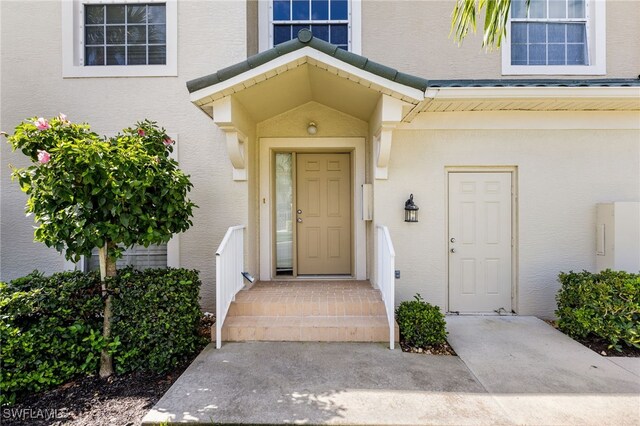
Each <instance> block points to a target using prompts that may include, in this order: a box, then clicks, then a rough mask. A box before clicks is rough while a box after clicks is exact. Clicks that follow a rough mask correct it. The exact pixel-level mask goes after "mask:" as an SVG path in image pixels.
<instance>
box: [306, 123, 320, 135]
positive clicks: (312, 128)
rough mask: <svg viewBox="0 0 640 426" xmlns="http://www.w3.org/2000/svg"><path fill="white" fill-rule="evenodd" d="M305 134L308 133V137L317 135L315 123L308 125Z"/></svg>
mask: <svg viewBox="0 0 640 426" xmlns="http://www.w3.org/2000/svg"><path fill="white" fill-rule="evenodd" d="M307 133H309V134H310V135H315V134H316V133H318V126H317V125H316V123H314V122H313V121H312V122H310V123H309V126H307Z"/></svg>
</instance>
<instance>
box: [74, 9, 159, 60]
mask: <svg viewBox="0 0 640 426" xmlns="http://www.w3.org/2000/svg"><path fill="white" fill-rule="evenodd" d="M84 12H85V13H84V36H85V37H84V65H85V66H94V65H166V63H167V15H166V13H167V11H166V5H165V4H128V5H127V4H108V5H104V4H103V5H98V4H93V5H92V4H86V5H85V6H84Z"/></svg>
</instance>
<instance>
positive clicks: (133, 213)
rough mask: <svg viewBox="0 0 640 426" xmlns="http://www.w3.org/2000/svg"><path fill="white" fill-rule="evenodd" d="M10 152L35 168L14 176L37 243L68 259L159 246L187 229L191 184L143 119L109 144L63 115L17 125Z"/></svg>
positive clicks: (161, 136) (158, 131) (158, 132)
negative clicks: (25, 197)
mask: <svg viewBox="0 0 640 426" xmlns="http://www.w3.org/2000/svg"><path fill="white" fill-rule="evenodd" d="M9 143H10V144H11V145H12V146H13V149H14V150H16V149H20V150H22V152H23V153H24V154H25V155H27V156H29V157H30V158H31V160H32V162H33V163H34V164H33V165H31V166H29V167H26V168H23V169H14V171H13V178H14V179H17V180H18V182H19V184H20V187H21V188H22V190H23V191H24V192H25V193H27V195H28V196H29V198H28V201H27V208H26V211H27V213H28V214H34V215H35V221H36V222H37V227H36V230H35V240H36V241H40V242H43V243H44V244H46V245H47V246H48V247H55V248H56V250H58V251H60V252H62V251H65V254H66V257H67V258H68V259H74V260H78V258H79V256H80V255H89V254H90V253H91V250H92V249H93V248H94V247H103V246H104V245H105V244H106V243H114V244H111V245H110V252H109V257H110V258H118V257H119V256H120V255H121V252H122V249H121V247H122V246H125V247H128V246H131V245H133V244H142V245H144V246H148V245H150V244H159V243H165V242H167V241H169V239H170V238H171V236H172V234H174V233H178V232H182V231H185V230H187V229H188V228H189V227H190V226H191V225H192V222H191V220H190V217H191V216H192V212H193V208H194V207H196V206H195V204H193V203H192V202H191V201H189V199H188V198H187V192H188V191H190V190H191V188H192V184H191V182H190V181H189V177H188V176H187V175H185V174H184V173H183V172H182V171H181V170H180V169H179V168H178V163H177V162H176V161H175V160H174V159H172V158H170V156H169V155H170V153H171V152H172V150H173V143H174V141H172V140H171V139H170V138H169V137H168V136H167V135H166V133H165V130H164V129H162V128H159V127H158V126H157V125H156V123H155V122H152V121H148V120H145V121H143V122H140V123H137V125H136V126H135V127H133V128H127V129H124V130H123V132H122V133H121V134H119V135H117V136H115V137H113V138H110V139H102V138H100V137H99V136H98V135H97V134H96V133H93V132H91V131H90V129H89V126H88V125H86V124H74V123H71V122H69V121H68V120H67V119H66V117H64V116H62V115H61V116H60V117H56V118H52V119H51V120H49V121H47V120H45V119H43V118H40V119H36V118H33V119H30V120H26V121H24V122H22V123H21V124H20V125H18V126H17V127H16V129H15V133H14V134H13V135H11V136H10V137H9Z"/></svg>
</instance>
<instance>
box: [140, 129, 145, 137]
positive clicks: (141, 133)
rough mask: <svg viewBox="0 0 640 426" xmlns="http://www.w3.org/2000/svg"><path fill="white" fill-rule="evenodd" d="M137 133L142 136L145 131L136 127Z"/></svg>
mask: <svg viewBox="0 0 640 426" xmlns="http://www.w3.org/2000/svg"><path fill="white" fill-rule="evenodd" d="M138 134H139V135H140V136H144V135H146V133H145V132H144V130H142V129H138Z"/></svg>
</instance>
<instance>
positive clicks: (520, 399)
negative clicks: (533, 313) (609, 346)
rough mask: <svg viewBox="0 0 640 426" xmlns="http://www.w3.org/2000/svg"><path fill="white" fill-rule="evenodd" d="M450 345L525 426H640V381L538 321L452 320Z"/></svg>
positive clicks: (628, 372)
mask: <svg viewBox="0 0 640 426" xmlns="http://www.w3.org/2000/svg"><path fill="white" fill-rule="evenodd" d="M447 330H448V331H449V343H450V344H451V346H452V347H453V348H454V350H455V351H456V352H457V353H458V355H459V356H460V358H461V359H462V361H464V363H465V364H466V366H467V367H469V369H470V370H471V372H472V373H473V374H474V375H475V377H476V378H477V379H478V380H479V381H480V383H481V384H482V386H483V387H484V388H485V389H486V390H487V391H488V392H489V393H491V394H492V395H494V397H495V400H496V401H497V402H498V403H499V404H500V406H501V407H502V408H503V409H504V410H505V411H506V413H507V415H508V418H509V419H510V420H512V421H514V422H515V423H518V424H523V423H527V424H541V425H547V424H616V425H621V424H629V425H632V424H634V425H635V424H638V423H639V422H640V381H639V380H638V377H637V376H635V375H634V374H632V373H631V372H630V371H628V370H627V369H625V368H622V367H621V366H619V365H616V363H614V362H613V361H611V360H609V359H607V358H605V357H602V356H600V355H598V354H597V353H595V352H593V351H592V350H590V349H588V348H586V347H584V346H583V345H581V344H580V343H577V342H576V341H574V340H572V339H570V338H569V337H567V336H566V335H564V334H563V333H561V332H559V331H558V330H556V329H554V328H553V327H551V326H550V325H549V324H547V323H545V322H544V321H542V320H539V319H538V318H534V317H518V316H513V317H497V316H450V317H447Z"/></svg>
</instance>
